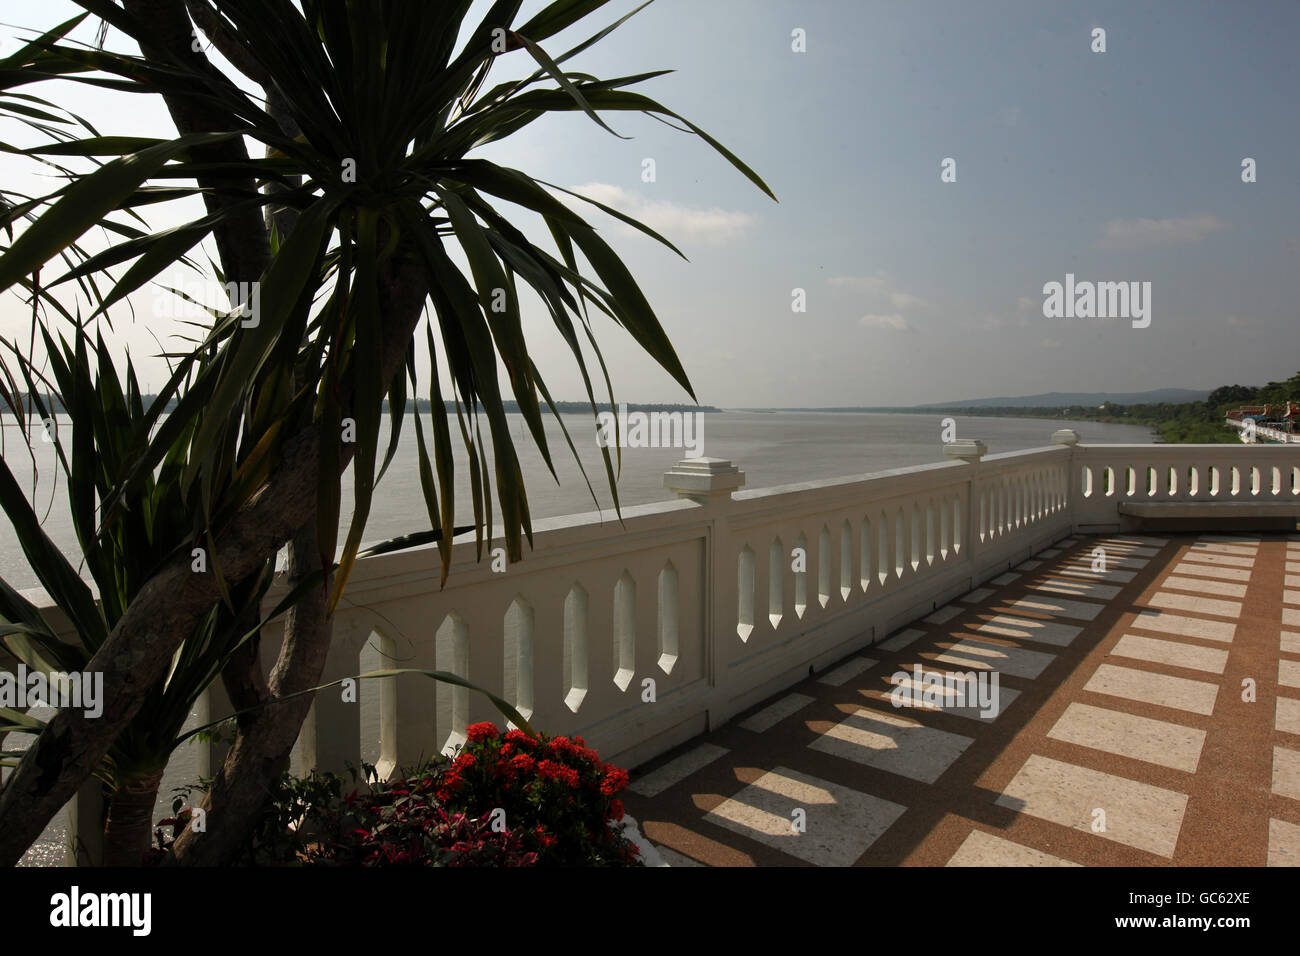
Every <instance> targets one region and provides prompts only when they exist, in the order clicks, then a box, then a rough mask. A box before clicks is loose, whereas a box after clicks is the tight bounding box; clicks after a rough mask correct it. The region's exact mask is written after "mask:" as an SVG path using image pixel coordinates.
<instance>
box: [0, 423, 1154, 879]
mask: <svg viewBox="0 0 1300 956" xmlns="http://www.w3.org/2000/svg"><path fill="white" fill-rule="evenodd" d="M509 418H510V422H511V433H512V434H513V435H514V436H515V437H516V448H517V449H518V453H519V457H520V465H521V467H522V469H523V473H524V476H525V479H526V481H527V487H528V499H529V505H530V509H531V512H532V515H533V517H534V519H537V518H551V517H558V516H561V515H568V514H578V513H585V512H592V511H597V510H600V511H602V512H604V515H605V517H606V518H613V517H614V512H613V510H612V501H611V496H610V492H609V487H608V483H607V479H606V477H605V472H604V466H603V465H602V463H601V459H600V451H599V447H598V445H597V444H596V440H595V428H594V425H593V423H592V420H591V418H590V417H589V416H582V415H565V416H564V422H565V426H566V427H567V428H568V431H569V434H570V436H571V437H572V439H573V442H574V445H575V446H576V447H577V450H578V453H579V455H580V457H581V460H582V464H583V467H584V468H585V469H586V473H587V477H588V478H589V479H590V481H591V485H592V488H594V490H595V499H594V500H593V497H592V493H591V492H590V491H589V490H588V489H587V485H586V483H585V482H584V481H583V478H582V474H581V471H580V470H579V468H578V465H577V462H575V460H574V456H573V453H572V452H571V451H570V450H569V448H568V446H567V443H566V442H565V440H564V437H563V433H562V431H561V429H560V426H559V424H558V423H557V422H556V421H555V420H554V418H551V417H548V418H547V420H546V421H547V430H546V434H547V441H548V444H549V446H550V450H551V460H552V462H553V463H554V465H555V472H556V476H557V478H558V481H557V480H556V479H553V478H552V477H551V476H550V474H549V473H548V471H547V468H546V465H545V462H544V461H543V458H542V456H541V454H540V452H539V450H538V448H537V445H536V443H535V442H534V441H533V439H532V437H531V436H530V435H528V433H527V430H526V429H525V428H524V425H523V420H522V419H521V418H520V416H518V415H512V416H509ZM701 420H702V429H703V430H702V432H701V433H700V434H699V435H696V436H693V437H695V438H702V442H701V444H700V446H699V448H698V453H699V454H701V455H704V456H708V457H711V458H726V459H729V460H730V461H732V462H733V463H734V464H735V465H737V466H738V467H739V468H740V469H741V470H742V471H743V472H744V473H745V476H746V487H747V488H764V487H769V486H771V485H781V484H788V483H791V482H798V481H809V480H813V479H818V478H837V477H842V476H846V475H857V474H865V473H869V472H875V471H884V470H887V469H890V468H903V467H907V466H910V465H922V464H927V463H930V462H936V461H943V460H945V459H944V454H943V447H942V444H941V439H940V433H941V428H942V425H941V420H942V416H940V415H938V414H929V415H897V414H894V415H891V414H870V413H854V412H773V413H764V412H717V413H710V414H705V415H702V416H701ZM59 426H60V428H59V437H60V439H61V440H64V441H66V440H67V435H68V432H69V430H70V426H69V424H68V422H67V419H60V421H59ZM426 426H427V419H426ZM956 426H957V427H956V431H957V437H959V438H977V439H980V440H982V441H984V442H985V443H986V444H987V445H988V447H989V453H990V454H997V453H1000V452H1008V451H1017V450H1021V449H1025V448H1036V447H1041V446H1044V445H1050V444H1051V435H1052V432H1053V431H1055V430H1056V429H1058V428H1073V429H1074V430H1075V431H1077V432H1078V433H1079V434H1080V436H1082V440H1083V441H1084V442H1086V443H1089V444H1112V443H1114V444H1138V443H1147V442H1150V441H1152V440H1153V435H1152V433H1151V431H1150V430H1148V429H1146V428H1138V427H1134V426H1129V425H1100V424H1096V423H1093V422H1063V421H1059V420H1045V419H1032V418H966V417H957V418H956ZM484 428H485V429H486V425H484ZM451 429H452V434H453V436H455V435H458V434H459V431H458V428H457V426H456V424H455V422H454V420H453V422H452V424H451ZM38 434H39V429H38ZM428 435H429V432H428V431H427V430H426V438H427V437H428ZM382 447H387V436H386V434H385V437H384V439H383V446H382ZM415 449H416V444H415V433H414V430H413V428H412V427H411V423H410V421H409V415H408V421H407V422H406V423H405V425H404V427H403V429H402V437H401V442H400V444H399V446H398V450H397V453H396V456H395V457H394V459H393V463H392V465H391V466H390V468H389V471H388V474H387V475H385V476H384V479H383V481H382V482H381V484H380V485H379V487H378V489H377V491H376V494H375V498H374V503H373V505H372V508H371V514H370V520H369V523H368V526H367V531H366V536H365V540H366V542H367V543H372V542H378V541H383V540H386V539H388V538H391V537H396V536H398V535H404V534H410V533H412V532H415V531H423V530H425V529H427V528H428V518H427V515H426V512H425V508H424V502H423V499H422V497H421V494H420V482H419V476H418V474H417V471H416V467H415V462H416V450H415ZM692 450H693V451H694V450H695V449H692ZM33 454H34V459H35V461H34V462H33ZM33 454H29V452H28V449H27V447H26V446H25V445H24V444H23V443H22V436H21V434H20V432H19V430H18V428H17V427H16V426H15V425H14V424H12V423H9V424H5V425H4V426H3V446H2V447H0V456H3V458H4V461H5V464H6V465H8V467H9V468H10V470H11V471H12V472H13V473H14V476H15V478H17V479H18V481H19V483H20V484H21V485H22V486H23V487H24V488H25V489H27V490H28V495H29V500H32V501H34V502H35V503H36V510H37V514H38V515H41V516H42V517H43V518H44V527H45V531H46V534H48V535H49V536H50V538H51V539H52V540H53V542H54V543H55V544H56V545H57V546H58V547H59V548H61V549H63V551H64V553H66V554H69V555H77V554H79V550H78V547H77V539H76V535H75V533H74V532H73V530H72V524H71V522H70V521H69V519H68V517H67V498H66V495H65V493H64V492H65V487H64V482H63V481H62V479H61V478H60V479H59V481H58V482H57V483H56V482H55V481H54V476H55V467H54V464H55V458H54V445H53V444H47V443H43V442H40V441H38V442H37V443H36V446H35V449H34V453H33ZM684 457H688V453H687V452H686V451H684V450H683V449H681V448H625V449H624V450H623V466H622V474H621V476H620V478H619V482H618V495H619V503H620V504H621V505H623V506H627V505H636V504H645V503H648V502H652V501H664V500H668V499H670V498H672V497H673V496H672V495H671V493H669V492H667V491H665V490H664V487H663V473H664V472H665V471H667V470H668V469H669V468H671V467H672V466H673V465H674V464H676V462H677V461H679V460H680V459H682V458H684ZM490 458H491V452H490V449H489V460H490ZM463 460H464V459H463V455H462V457H461V459H460V461H461V463H463ZM458 470H459V472H460V480H459V481H458V482H457V488H456V523H457V524H465V523H470V522H472V520H473V509H472V506H471V499H470V493H469V483H468V477H467V475H466V474H465V469H464V468H460V469H458ZM34 479H36V484H35V495H34V497H32V489H33V480H34ZM351 495H352V487H351V480H350V474H349V476H345V479H344V489H343V502H344V513H345V515H347V516H349V517H350V508H349V507H348V504H349V502H350V501H351ZM495 510H496V509H495V508H494V511H495ZM344 533H346V519H345V531H344ZM342 537H343V535H340V541H342ZM0 578H3V580H4V581H6V582H7V583H8V584H9V585H10V586H11V587H15V588H20V589H21V588H30V587H38V586H39V582H38V580H37V579H36V576H35V575H34V574H32V572H31V570H30V568H29V567H28V566H27V561H26V559H25V557H24V555H23V553H22V550H21V548H20V547H19V546H18V543H17V541H16V539H15V537H14V534H13V529H12V527H11V526H10V524H9V522H8V520H7V519H5V518H4V517H3V516H0ZM34 713H36V714H37V715H38V716H39V715H40V712H34ZM368 730H373V731H375V732H374V733H371V734H369V735H368V736H367V731H368ZM362 733H363V736H365V737H366V739H370V737H375V738H377V737H378V733H377V728H366V727H364V726H363V728H362ZM7 746H8V747H10V748H20V747H21V746H22V738H21V736H19V735H14V736H13V737H11V738H10V739H9V740H8V741H7ZM187 749H188V748H186V747H182V748H181V750H179V751H177V753H176V754H175V755H174V756H173V759H172V762H171V765H170V766H169V767H168V771H167V775H166V777H165V778H164V780H163V786H162V790H161V795H160V799H159V804H158V807H157V811H156V813H155V816H167V815H170V812H171V811H170V803H171V790H172V788H173V787H177V786H181V785H182V784H185V783H190V782H193V781H194V779H195V777H196V771H195V761H194V756H193V754H192V753H190V752H187ZM66 838H67V832H66V826H65V823H64V820H63V818H62V816H60V817H59V818H58V819H56V820H55V821H54V822H52V823H51V825H50V826H49V828H47V830H46V832H45V833H44V834H43V835H42V837H41V840H40V842H39V843H38V844H37V845H36V846H34V847H33V848H32V849H31V850H30V851H29V852H28V854H27V856H26V857H25V858H24V863H26V864H28V865H38V866H39V865H51V864H58V863H60V862H62V859H61V857H62V846H63V844H64V842H65V841H66Z"/></svg>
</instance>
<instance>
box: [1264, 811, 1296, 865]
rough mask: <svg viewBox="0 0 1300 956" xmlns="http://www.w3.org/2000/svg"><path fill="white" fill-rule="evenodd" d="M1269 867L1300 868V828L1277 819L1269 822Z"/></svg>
mask: <svg viewBox="0 0 1300 956" xmlns="http://www.w3.org/2000/svg"><path fill="white" fill-rule="evenodd" d="M1268 865H1269V866H1300V826H1296V825H1295V824H1294V823H1287V821H1285V820H1278V819H1276V818H1272V819H1270V820H1269V821H1268Z"/></svg>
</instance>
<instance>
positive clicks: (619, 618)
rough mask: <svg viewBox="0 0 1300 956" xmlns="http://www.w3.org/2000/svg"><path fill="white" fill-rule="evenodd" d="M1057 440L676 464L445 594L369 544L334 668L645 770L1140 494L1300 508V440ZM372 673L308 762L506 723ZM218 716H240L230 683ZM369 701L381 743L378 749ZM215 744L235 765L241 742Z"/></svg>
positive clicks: (431, 578) (399, 762) (427, 566)
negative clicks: (820, 473) (460, 683)
mask: <svg viewBox="0 0 1300 956" xmlns="http://www.w3.org/2000/svg"><path fill="white" fill-rule="evenodd" d="M1052 437H1053V444H1052V445H1051V446H1047V447H1043V448H1036V449H1031V450H1028V451H1022V452H1013V453H1007V454H998V455H986V454H985V451H986V449H985V447H984V446H983V444H982V443H979V442H971V441H962V442H953V443H951V444H950V445H949V446H946V449H945V450H946V453H947V454H946V457H947V458H948V459H950V460H947V461H943V462H940V463H936V464H929V465H922V466H919V467H913V468H900V469H896V470H892V471H885V472H879V473H875V474H869V475H861V476H856V477H850V478H838V479H830V480H820V481H809V482H803V483H800V484H792V485H785V486H782V487H776V488H764V489H759V490H751V491H741V490H739V489H740V488H741V487H742V486H743V483H744V476H743V474H741V473H740V472H739V471H738V470H737V469H736V468H735V467H734V466H732V465H731V464H730V463H729V462H724V461H717V460H714V459H696V460H691V461H686V462H682V463H681V464H679V465H678V466H677V467H675V468H674V469H673V470H672V471H670V472H669V473H668V474H666V475H665V476H664V482H665V486H666V487H667V488H669V489H671V490H673V491H675V492H677V494H678V495H679V498H678V499H676V500H671V501H665V502H660V503H655V504H649V505H642V506H637V507H632V508H627V509H625V510H624V512H623V519H622V521H621V522H619V521H608V520H606V521H601V520H600V517H599V516H598V515H576V516H570V517H564V518H556V519H550V520H544V521H537V522H535V524H534V545H533V548H532V550H531V551H527V552H526V555H525V560H523V561H522V562H520V563H518V564H515V565H512V566H509V567H508V568H506V569H505V571H504V572H494V571H493V569H492V567H491V565H490V561H489V560H488V555H487V553H486V551H485V553H484V559H483V561H481V562H480V561H479V560H478V559H477V556H476V549H475V545H474V542H473V540H472V536H470V539H471V540H458V541H457V542H456V543H455V544H454V546H453V550H452V569H451V574H450V577H449V578H448V581H447V586H446V587H445V588H444V589H440V588H439V555H438V551H437V549H436V548H434V547H427V548H416V549H411V550H408V551H404V552H399V553H394V554H387V555H382V556H378V557H373V558H367V559H364V560H361V561H359V562H357V565H356V567H355V569H354V571H353V573H352V577H351V580H350V582H349V585H348V589H347V593H346V595H345V597H344V600H343V601H342V603H341V605H340V607H339V610H338V612H337V614H336V616H335V620H334V639H333V644H332V646H331V649H330V654H329V658H328V660H327V663H326V667H325V674H324V679H325V680H337V679H339V678H342V677H347V676H349V675H353V674H356V673H359V672H360V671H361V670H362V669H363V658H365V660H366V664H367V666H368V667H371V668H372V667H374V666H375V665H376V664H378V665H379V666H383V667H412V668H425V669H430V670H432V669H442V670H447V671H451V672H453V673H456V674H459V675H461V676H463V677H465V678H468V679H469V680H471V681H473V682H475V683H477V684H479V685H481V686H484V687H486V688H488V689H490V690H492V691H493V692H494V693H498V694H500V695H502V696H503V697H505V698H506V699H507V700H509V701H510V702H511V703H512V704H513V705H514V706H515V707H516V708H517V709H518V710H519V711H520V712H521V714H522V715H523V716H524V717H525V718H526V719H527V720H529V721H530V722H531V723H532V724H533V725H534V726H535V727H537V728H540V729H544V730H546V731H547V732H549V733H553V734H570V735H581V736H583V737H584V738H586V740H587V741H588V743H589V744H590V745H592V746H594V747H596V748H597V749H598V750H599V751H600V753H601V755H602V757H603V758H605V759H608V760H612V761H614V762H616V763H619V764H622V765H625V766H636V765H637V764H640V763H643V762H644V761H646V760H649V759H651V758H652V757H654V756H656V755H658V754H660V753H662V752H664V751H666V750H668V749H670V748H671V747H673V746H676V745H677V744H679V743H682V742H683V741H685V740H688V739H690V738H691V737H694V736H696V735H698V734H700V733H702V732H704V731H706V730H708V729H710V728H716V727H717V726H719V725H721V724H722V723H725V722H726V721H727V720H729V719H730V718H731V717H732V716H734V715H735V714H737V713H739V712H740V711H742V710H744V709H745V708H747V707H749V706H751V705H753V704H754V703H756V702H758V701H760V700H762V699H764V698H765V697H767V696H770V695H772V694H774V693H777V692H779V691H781V690H783V689H784V688H786V687H789V686H790V685H792V684H794V683H796V682H798V681H799V680H801V679H803V678H805V677H807V675H808V673H809V669H810V668H813V669H820V668H823V667H825V666H827V665H829V664H831V663H833V662H835V661H836V660H838V659H839V658H841V657H843V656H845V655H846V654H849V653H851V652H852V651H854V650H856V649H858V648H860V647H863V646H866V645H869V644H871V643H874V642H876V641H878V640H882V639H883V638H885V637H886V636H887V635H889V634H890V633H892V632H893V631H894V630H896V629H897V628H899V627H901V626H903V625H905V624H907V623H909V622H911V621H914V620H916V619H917V618H919V617H922V616H924V615H926V614H928V613H930V612H931V611H933V610H934V609H935V608H936V607H938V606H941V605H942V604H944V603H946V602H948V601H950V600H952V599H953V598H955V597H957V596H959V595H961V594H963V593H966V592H967V591H969V590H971V589H973V588H974V587H977V586H978V585H979V584H980V583H982V582H984V581H986V580H988V579H990V578H992V577H995V576H997V575H999V574H1001V573H1003V572H1004V571H1005V570H1006V569H1007V568H1008V567H1011V566H1013V565H1015V564H1018V563H1020V562H1021V561H1024V560H1025V559H1027V558H1029V557H1031V556H1032V555H1034V554H1036V553H1037V552H1039V551H1041V550H1043V549H1045V548H1047V547H1049V546H1050V545H1051V544H1052V543H1054V542H1056V541H1058V540H1060V539H1061V538H1063V537H1065V536H1067V535H1069V534H1070V533H1072V532H1074V531H1080V530H1082V531H1093V530H1096V531H1108V530H1109V531H1113V530H1116V529H1118V528H1119V527H1120V521H1121V519H1120V514H1119V510H1118V506H1119V503H1120V502H1122V501H1219V500H1261V499H1264V500H1270V501H1288V502H1295V501H1300V451H1298V450H1297V449H1295V448H1291V447H1288V446H1284V445H1083V444H1078V436H1077V435H1075V434H1074V433H1073V432H1070V431H1061V432H1057V433H1056V434H1055V435H1053V436H1052ZM282 593H283V585H282V584H277V586H276V587H275V588H273V590H272V593H271V595H269V596H268V602H269V603H268V605H267V606H268V607H272V606H274V603H275V602H277V601H278V600H279V598H280V596H281V595H282ZM50 615H51V620H52V621H53V620H55V619H56V618H57V617H58V616H59V615H57V612H56V611H55V610H54V609H53V608H51V609H50ZM280 637H281V635H280V625H279V623H278V622H277V623H273V624H272V625H271V626H270V627H268V628H267V629H266V631H265V632H264V635H263V653H264V655H265V658H266V660H267V661H268V662H270V661H272V660H274V657H275V655H276V653H277V652H278V644H279V642H280ZM366 648H368V649H367V650H366V651H365V652H364V653H363V649H366ZM361 683H362V684H363V685H371V686H362V687H361V688H360V699H361V701H362V705H361V706H359V705H358V704H357V703H355V702H351V701H347V700H344V699H343V698H342V696H341V695H340V693H339V692H338V691H337V690H336V689H332V690H330V691H328V692H323V693H321V694H318V695H317V698H316V701H315V704H314V706H313V708H312V712H311V714H310V715H309V718H308V722H307V725H306V726H305V727H304V729H303V734H302V737H301V739H300V741H299V746H298V748H297V751H296V755H295V768H296V769H297V770H298V771H299V772H301V771H303V770H305V769H307V768H309V767H313V766H317V767H321V768H324V769H329V770H335V771H340V770H342V769H343V767H344V765H345V763H348V762H350V763H352V764H354V765H355V764H358V763H359V762H360V760H361V758H362V757H363V756H367V757H371V758H374V757H377V758H378V764H379V767H380V768H381V770H382V771H384V772H391V771H393V770H394V769H396V768H401V767H408V766H411V765H414V764H416V763H418V762H419V761H421V760H422V759H424V758H427V757H429V756H431V755H433V754H436V753H439V752H444V751H445V750H447V749H448V748H451V747H454V746H456V745H457V744H459V743H461V742H463V740H464V734H465V729H466V727H467V726H468V725H469V724H471V723H474V722H476V721H480V720H492V721H496V722H497V723H498V724H500V723H501V720H502V718H501V716H500V714H499V713H498V712H497V711H496V710H495V708H494V707H493V706H492V704H491V703H490V702H489V701H488V700H487V699H486V698H485V697H483V696H482V695H480V694H477V693H474V692H471V691H468V690H466V689H464V688H459V687H453V686H451V685H447V684H441V683H438V684H435V683H434V682H432V681H430V680H429V679H428V678H425V677H422V676H416V675H402V676H399V677H395V678H387V679H385V680H383V681H382V682H380V681H364V682H361ZM204 706H206V707H207V708H208V710H209V711H210V713H211V714H212V716H213V718H214V719H215V718H217V717H219V716H220V715H221V714H223V713H229V709H228V706H227V705H225V703H224V696H223V695H222V694H221V693H220V689H219V687H214V688H213V689H212V691H211V692H210V694H209V699H208V700H206V701H205V703H204ZM364 707H369V708H371V714H372V716H371V719H370V720H369V721H367V723H368V724H370V725H373V724H377V726H378V727H379V737H380V739H379V740H377V741H366V742H365V743H364V745H363V742H362V740H361V738H360V733H361V726H362V718H361V713H362V709H363V708H364ZM375 714H377V719H375V717H374V715H375ZM208 756H209V763H210V764H211V765H212V766H216V764H215V763H214V762H212V761H215V760H216V759H219V757H220V752H219V751H218V752H215V753H213V754H211V755H208ZM372 762H373V761H372Z"/></svg>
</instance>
